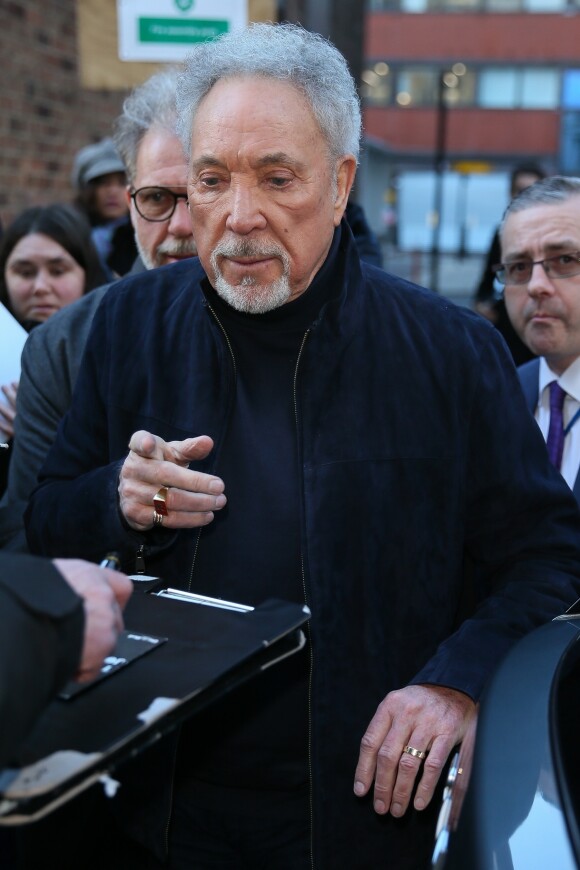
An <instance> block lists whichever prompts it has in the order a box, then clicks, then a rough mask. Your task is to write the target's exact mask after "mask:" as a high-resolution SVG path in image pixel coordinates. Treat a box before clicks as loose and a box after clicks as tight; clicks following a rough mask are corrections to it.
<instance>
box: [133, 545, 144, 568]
mask: <svg viewBox="0 0 580 870" xmlns="http://www.w3.org/2000/svg"><path fill="white" fill-rule="evenodd" d="M144 573H145V544H140V546H139V547H138V548H137V552H136V553H135V574H144Z"/></svg>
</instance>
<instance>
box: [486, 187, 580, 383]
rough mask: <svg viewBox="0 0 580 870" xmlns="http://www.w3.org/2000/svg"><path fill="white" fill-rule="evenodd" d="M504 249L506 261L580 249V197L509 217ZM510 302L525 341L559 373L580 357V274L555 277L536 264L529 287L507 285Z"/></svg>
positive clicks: (509, 309)
mask: <svg viewBox="0 0 580 870" xmlns="http://www.w3.org/2000/svg"><path fill="white" fill-rule="evenodd" d="M501 245H502V261H503V262H506V261H510V260H543V259H544V258H545V257H553V256H555V255H557V254H571V253H574V252H576V251H580V196H574V197H572V198H571V199H569V200H567V201H566V202H562V203H558V204H554V205H551V204H550V205H546V204H541V205H536V206H532V207H530V208H526V209H524V210H523V211H519V212H515V213H514V214H511V215H509V217H508V218H507V220H506V222H505V225H504V229H503V232H502V237H501ZM505 303H506V307H507V311H508V314H509V316H510V319H511V321H512V323H513V325H514V328H515V329H516V331H517V332H518V334H519V336H520V338H521V339H522V340H523V341H524V342H525V343H526V344H527V345H528V347H529V348H530V349H531V350H532V351H533V352H534V353H535V354H537V355H538V356H545V357H546V360H547V362H548V365H549V366H550V368H551V369H552V370H553V371H555V372H556V373H557V374H561V373H562V372H563V371H565V369H567V368H568V366H569V365H571V363H572V362H574V360H575V359H576V357H577V356H580V275H575V276H573V277H572V278H556V279H554V278H550V277H549V276H548V275H546V272H545V271H544V268H543V267H542V266H540V265H537V266H534V269H533V272H532V276H531V278H530V280H529V282H528V283H527V284H520V285H513V284H512V285H509V284H508V285H506V288H505Z"/></svg>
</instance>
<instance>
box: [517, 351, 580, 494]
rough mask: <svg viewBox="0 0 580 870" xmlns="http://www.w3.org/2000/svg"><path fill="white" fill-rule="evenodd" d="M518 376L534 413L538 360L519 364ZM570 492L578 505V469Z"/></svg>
mask: <svg viewBox="0 0 580 870" xmlns="http://www.w3.org/2000/svg"><path fill="white" fill-rule="evenodd" d="M518 376H519V379H520V383H521V385H522V389H523V391H524V396H525V397H526V402H527V403H528V408H529V409H530V411H531V412H532V414H533V413H535V410H536V406H537V404H538V392H539V378H540V360H539V359H533V360H531V362H528V363H526V364H525V365H523V366H520V368H519V369H518ZM572 492H573V493H574V495H575V496H576V501H577V502H578V504H579V505H580V469H579V471H578V473H577V474H576V480H575V481H574V486H573V487H572Z"/></svg>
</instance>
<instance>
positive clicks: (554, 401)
mask: <svg viewBox="0 0 580 870" xmlns="http://www.w3.org/2000/svg"><path fill="white" fill-rule="evenodd" d="M565 398H566V391H565V390H563V389H562V387H561V386H560V384H559V383H558V381H552V383H551V384H550V428H549V429H548V438H547V441H546V444H547V447H548V454H549V456H550V462H551V463H552V465H554V466H555V467H556V468H557V469H558V471H559V470H560V464H561V462H562V451H563V450H564V418H563V415H562V410H563V408H564V399H565Z"/></svg>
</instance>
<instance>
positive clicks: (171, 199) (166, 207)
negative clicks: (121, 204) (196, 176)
mask: <svg viewBox="0 0 580 870" xmlns="http://www.w3.org/2000/svg"><path fill="white" fill-rule="evenodd" d="M131 199H132V200H133V202H134V203H135V208H136V209H137V211H138V212H139V214H140V215H141V217H142V218H145V220H146V221H168V220H169V218H170V217H171V216H172V214H173V212H174V211H175V209H176V208H177V201H178V200H179V199H184V200H185V201H186V202H187V194H186V193H173V191H172V190H168V188H167V187H140V188H139V190H135V191H133V193H132V194H131Z"/></svg>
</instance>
